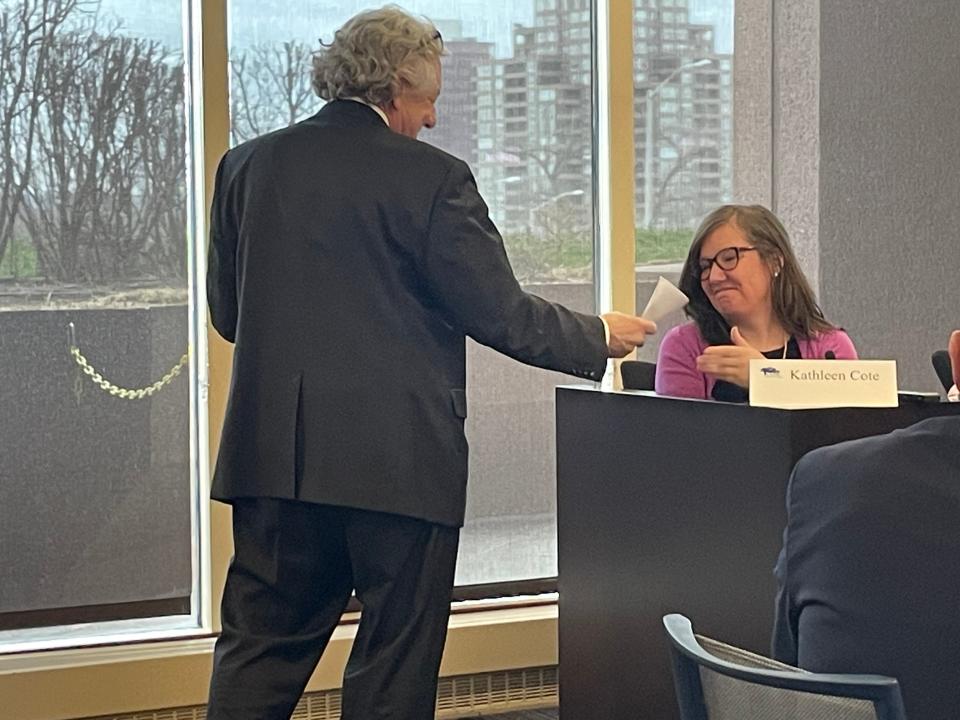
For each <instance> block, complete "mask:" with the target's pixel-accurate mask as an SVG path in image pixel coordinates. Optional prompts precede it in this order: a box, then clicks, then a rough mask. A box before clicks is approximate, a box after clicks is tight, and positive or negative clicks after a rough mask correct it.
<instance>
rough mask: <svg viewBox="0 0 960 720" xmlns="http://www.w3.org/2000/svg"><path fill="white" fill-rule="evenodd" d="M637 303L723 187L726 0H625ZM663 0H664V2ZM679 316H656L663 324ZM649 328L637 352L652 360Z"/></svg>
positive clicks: (728, 52) (727, 118) (726, 172)
mask: <svg viewBox="0 0 960 720" xmlns="http://www.w3.org/2000/svg"><path fill="white" fill-rule="evenodd" d="M634 7H635V11H634V25H633V35H634V117H635V129H634V143H635V148H636V172H635V173H634V177H635V180H636V202H635V208H636V221H637V229H636V242H637V252H636V262H637V307H638V309H642V308H643V306H644V303H645V302H646V299H647V298H648V297H649V295H650V293H651V292H652V290H653V286H654V285H655V284H656V282H657V278H658V276H660V275H663V276H664V277H667V278H669V279H671V280H673V281H674V282H676V281H677V279H678V278H679V274H680V267H681V264H682V262H683V259H684V258H685V257H686V254H687V249H688V248H689V246H690V241H691V240H692V238H693V232H694V229H695V228H696V227H697V225H698V224H699V223H700V220H701V219H702V218H703V217H704V216H705V215H706V214H707V213H708V212H710V211H711V210H713V209H714V208H715V207H717V206H719V205H722V204H723V203H726V202H730V201H731V199H732V196H733V131H732V127H733V88H732V76H733V10H734V0H675V1H674V0H671V1H669V2H667V1H666V0H634ZM668 8H669V9H668ZM681 319H682V316H681V314H680V313H677V315H676V317H673V318H668V319H667V320H666V321H664V322H661V323H660V324H661V326H662V327H664V328H667V327H670V326H671V325H673V324H675V323H676V322H679V321H681ZM658 340H659V338H658V337H654V338H653V342H650V343H648V344H647V346H646V347H644V348H643V349H642V350H641V351H640V353H639V355H640V357H642V358H644V359H648V360H654V359H656V351H657V345H658Z"/></svg>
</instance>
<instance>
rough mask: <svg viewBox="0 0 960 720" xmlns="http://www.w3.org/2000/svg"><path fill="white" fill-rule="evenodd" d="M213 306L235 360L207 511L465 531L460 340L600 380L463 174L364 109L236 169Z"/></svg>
mask: <svg viewBox="0 0 960 720" xmlns="http://www.w3.org/2000/svg"><path fill="white" fill-rule="evenodd" d="M210 234H211V237H210V248H209V267H208V275H207V293H208V299H209V304H210V311H211V316H212V319H213V324H214V326H215V327H216V329H217V331H218V332H219V333H220V334H221V335H222V336H223V337H224V338H226V339H227V340H229V341H231V342H234V343H235V349H234V360H233V376H232V380H231V386H230V396H229V401H228V407H227V413H226V418H225V421H224V428H223V435H222V439H221V443H220V450H219V456H218V458H217V465H216V470H215V473H214V481H213V491H212V495H213V497H214V498H216V499H221V500H227V501H229V500H231V499H234V498H239V497H275V498H288V499H300V500H305V501H310V502H317V503H327V504H332V505H341V506H347V507H354V508H361V509H366V510H374V511H382V512H388V513H396V514H401V515H408V516H412V517H417V518H421V519H425V520H428V521H431V522H436V523H440V524H445V525H454V526H456V525H460V524H462V522H463V513H464V504H465V493H466V478H467V443H466V438H465V436H464V432H463V424H464V418H465V417H466V414H467V410H466V395H465V387H464V386H465V376H466V372H465V337H466V336H470V337H472V338H473V339H475V340H476V341H478V342H480V343H482V344H484V345H488V346H489V347H491V348H493V349H495V350H498V351H500V352H502V353H505V354H506V355H509V356H510V357H513V358H515V359H517V360H519V361H521V362H524V363H529V364H532V365H537V366H539V367H544V368H549V369H552V370H559V371H561V372H566V373H570V374H573V375H576V376H578V377H582V378H589V379H592V380H597V379H599V378H600V377H601V376H602V373H603V371H604V369H605V364H606V357H607V351H606V343H605V340H604V331H603V325H602V323H601V321H600V319H599V318H597V317H594V316H587V315H582V314H580V313H575V312H572V311H569V310H567V309H565V308H563V307H562V306H560V305H556V304H553V303H550V302H547V301H545V300H543V299H541V298H538V297H535V296H533V295H530V294H527V293H525V292H524V291H523V290H522V289H521V288H520V286H519V284H518V283H517V280H516V279H515V277H514V275H513V272H512V270H511V268H510V265H509V263H508V260H507V256H506V253H505V252H504V247H503V242H502V239H501V237H500V235H499V233H498V232H497V230H496V228H495V227H494V225H493V223H492V222H491V221H490V219H489V217H488V214H487V207H486V205H485V204H484V202H483V200H482V199H481V197H480V195H479V193H478V192H477V188H476V184H475V181H474V179H473V176H472V175H471V173H470V170H469V168H468V167H467V165H466V164H465V163H463V162H462V161H460V160H458V159H456V158H454V157H452V156H451V155H448V154H446V153H444V152H442V151H441V150H438V149H436V148H434V147H432V146H430V145H428V144H426V143H423V142H419V141H417V140H413V139H411V138H408V137H404V136H402V135H399V134H397V133H395V132H392V131H391V130H390V129H389V128H388V127H387V126H386V125H385V124H384V122H383V120H382V119H381V118H380V117H379V116H378V115H377V114H376V113H375V112H374V111H373V110H372V109H371V108H369V107H367V106H365V105H363V104H361V103H357V102H353V101H335V102H331V103H328V104H327V105H326V106H324V108H323V109H322V110H321V111H320V112H319V113H317V114H316V115H315V116H313V117H312V118H310V119H308V120H305V121H303V122H301V123H298V124H297V125H294V126H293V127H290V128H286V129H283V130H279V131H277V132H274V133H271V134H269V135H265V136H263V137H260V138H257V139H255V140H251V141H250V142H247V143H244V144H242V145H240V146H238V147H236V148H234V149H232V150H230V151H229V152H228V153H227V154H226V155H225V156H224V158H223V160H222V161H221V163H220V167H219V170H218V172H217V182H216V191H215V195H214V200H213V207H212V214H211V233H210Z"/></svg>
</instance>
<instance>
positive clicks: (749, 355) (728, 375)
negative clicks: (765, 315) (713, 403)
mask: <svg viewBox="0 0 960 720" xmlns="http://www.w3.org/2000/svg"><path fill="white" fill-rule="evenodd" d="M730 340H731V342H733V345H711V346H710V347H708V348H707V349H705V350H704V351H703V355H701V356H700V357H698V358H697V370H699V371H700V372H702V373H706V374H707V375H710V376H712V377H714V378H716V379H717V380H726V381H727V382H730V383H733V384H734V385H739V386H740V387H742V388H747V387H750V360H752V359H754V358H760V359H762V358H763V353H761V352H760V351H759V350H757V349H756V348H755V347H753V346H752V345H751V344H750V343H748V342H747V341H746V340H744V339H743V336H742V335H741V334H740V330H739V329H738V328H736V327H734V328H732V329H731V330H730Z"/></svg>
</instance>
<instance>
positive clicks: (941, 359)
mask: <svg viewBox="0 0 960 720" xmlns="http://www.w3.org/2000/svg"><path fill="white" fill-rule="evenodd" d="M930 362H932V363H933V370H934V372H936V373H937V377H938V378H939V379H940V384H941V385H943V389H944V390H949V389H950V388H951V387H953V370H952V369H951V368H950V354H949V353H948V352H947V351H946V350H937V351H936V352H935V353H933V355H931V356H930Z"/></svg>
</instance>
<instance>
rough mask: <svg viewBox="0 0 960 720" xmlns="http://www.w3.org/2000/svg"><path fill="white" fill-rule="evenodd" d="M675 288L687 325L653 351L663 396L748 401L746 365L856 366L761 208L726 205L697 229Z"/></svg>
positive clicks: (775, 223) (780, 231)
mask: <svg viewBox="0 0 960 720" xmlns="http://www.w3.org/2000/svg"><path fill="white" fill-rule="evenodd" d="M680 289H681V290H683V292H684V293H686V295H687V297H689V298H690V304H689V305H688V306H687V308H686V313H687V315H688V316H689V317H690V318H691V319H692V320H693V322H690V323H687V324H685V325H681V326H679V327H675V328H673V329H672V330H670V332H668V333H667V334H666V335H665V336H664V338H663V341H662V342H661V343H660V354H659V357H658V358H657V376H656V390H657V392H658V393H659V394H661V395H673V396H677V397H692V398H703V399H709V398H712V399H714V400H724V401H727V402H746V401H747V398H748V388H749V384H750V378H749V370H750V360H751V359H753V358H764V357H766V358H794V359H799V358H836V359H840V360H845V359H856V357H857V351H856V349H855V348H854V347H853V343H852V342H851V340H850V338H849V337H848V336H847V334H846V333H845V332H844V331H843V330H840V329H839V328H837V327H835V326H833V325H831V324H830V323H829V322H827V320H826V318H824V316H823V312H822V311H821V310H820V308H819V306H818V305H817V303H816V301H815V300H814V297H813V291H812V290H811V289H810V284H809V283H808V282H807V279H806V278H805V277H804V275H803V272H802V271H801V270H800V265H799V263H798V262H797V258H796V256H795V255H794V254H793V249H792V248H791V247H790V241H789V239H788V237H787V231H786V230H784V228H783V225H782V224H781V223H780V221H779V220H778V219H777V218H776V216H775V215H774V214H773V213H771V212H770V211H769V210H767V209H766V208H764V207H761V206H759V205H724V206H723V207H720V208H717V209H716V210H714V211H713V212H712V213H710V214H709V215H708V216H707V217H706V218H705V219H704V220H703V222H702V223H701V224H700V227H699V228H698V229H697V232H696V235H694V238H693V244H692V245H691V246H690V252H689V253H688V255H687V260H686V262H685V263H684V265H683V270H682V271H681V276H680Z"/></svg>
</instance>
